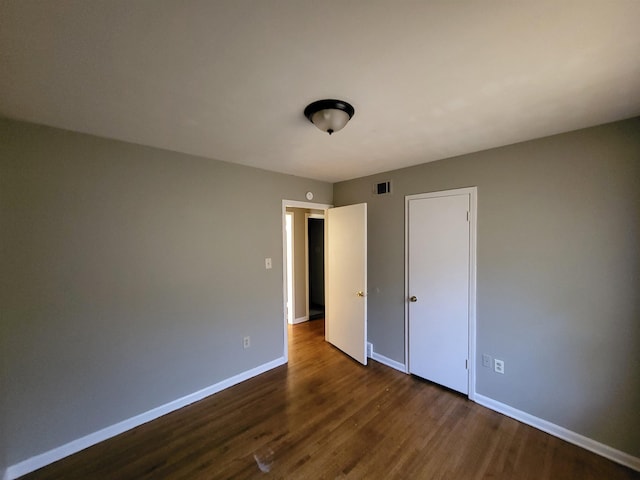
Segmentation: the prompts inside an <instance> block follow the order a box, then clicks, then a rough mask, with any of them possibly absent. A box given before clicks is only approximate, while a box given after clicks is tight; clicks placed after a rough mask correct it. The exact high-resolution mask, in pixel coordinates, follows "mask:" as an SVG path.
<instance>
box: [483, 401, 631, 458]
mask: <svg viewBox="0 0 640 480" xmlns="http://www.w3.org/2000/svg"><path fill="white" fill-rule="evenodd" d="M475 402H476V403H478V404H480V405H482V406H484V407H487V408H489V409H491V410H494V411H496V412H499V413H502V414H504V415H506V416H507V417H511V418H513V419H515V420H518V421H519V422H522V423H526V424H527V425H530V426H532V427H535V428H537V429H538V430H542V431H543V432H546V433H548V434H550V435H553V436H554V437H558V438H561V439H562V440H566V441H567V442H569V443H573V444H574V445H577V446H579V447H582V448H584V449H586V450H589V451H591V452H593V453H596V454H598V455H601V456H603V457H605V458H608V459H609V460H613V461H614V462H616V463H619V464H621V465H624V466H626V467H629V468H631V469H633V470H636V471H640V458H638V457H634V456H633V455H630V454H628V453H625V452H622V451H620V450H616V449H615V448H613V447H610V446H608V445H605V444H604V443H600V442H597V441H595V440H592V439H591V438H588V437H585V436H584V435H580V434H579V433H576V432H572V431H571V430H567V429H566V428H564V427H561V426H559V425H556V424H554V423H551V422H548V421H546V420H543V419H541V418H538V417H534V416H533V415H531V414H529V413H526V412H523V411H521V410H518V409H516V408H513V407H510V406H509V405H506V404H504V403H501V402H498V401H497V400H494V399H492V398H489V397H485V396H484V395H480V394H479V393H476V394H475Z"/></svg>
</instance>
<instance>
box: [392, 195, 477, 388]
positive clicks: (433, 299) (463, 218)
mask: <svg viewBox="0 0 640 480" xmlns="http://www.w3.org/2000/svg"><path fill="white" fill-rule="evenodd" d="M475 218H476V188H475V187H473V188H464V189H457V190H449V191H444V192H434V193H427V194H421V195H410V196H407V197H406V199H405V225H406V229H407V232H406V237H405V238H406V246H405V252H406V259H405V261H406V270H405V271H406V299H407V300H406V305H407V308H406V327H407V328H406V332H407V340H406V352H407V358H406V361H407V366H408V372H409V373H412V374H415V375H418V376H420V377H422V378H425V379H427V380H430V381H433V382H435V383H438V384H440V385H443V386H445V387H448V388H451V389H453V390H456V391H458V392H461V393H463V394H466V395H468V396H469V398H471V399H473V396H474V390H475V361H474V359H475V238H476V221H475Z"/></svg>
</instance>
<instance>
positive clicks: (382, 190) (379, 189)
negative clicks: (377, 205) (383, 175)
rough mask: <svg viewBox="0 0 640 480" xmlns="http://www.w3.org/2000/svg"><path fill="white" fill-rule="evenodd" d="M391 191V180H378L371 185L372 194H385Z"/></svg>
mask: <svg viewBox="0 0 640 480" xmlns="http://www.w3.org/2000/svg"><path fill="white" fill-rule="evenodd" d="M388 193H391V181H387V182H380V183H376V184H374V185H373V194H374V195H386V194H388Z"/></svg>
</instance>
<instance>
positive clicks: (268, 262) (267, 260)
mask: <svg viewBox="0 0 640 480" xmlns="http://www.w3.org/2000/svg"><path fill="white" fill-rule="evenodd" d="M271 266H272V265H271V259H270V258H265V259H264V268H266V269H267V270H270V269H271Z"/></svg>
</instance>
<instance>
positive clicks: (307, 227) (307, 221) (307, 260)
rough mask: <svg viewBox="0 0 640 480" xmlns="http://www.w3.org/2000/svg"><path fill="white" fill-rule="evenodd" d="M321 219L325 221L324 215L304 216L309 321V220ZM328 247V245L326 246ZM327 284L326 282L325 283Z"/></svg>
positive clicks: (306, 292) (306, 298) (308, 214)
mask: <svg viewBox="0 0 640 480" xmlns="http://www.w3.org/2000/svg"><path fill="white" fill-rule="evenodd" d="M310 218H319V219H322V220H324V214H322V215H321V214H319V213H309V212H306V213H305V214H304V282H305V283H304V288H305V301H306V307H307V309H306V312H307V319H309V219H310ZM325 245H326V244H325ZM325 283H326V282H325Z"/></svg>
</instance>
